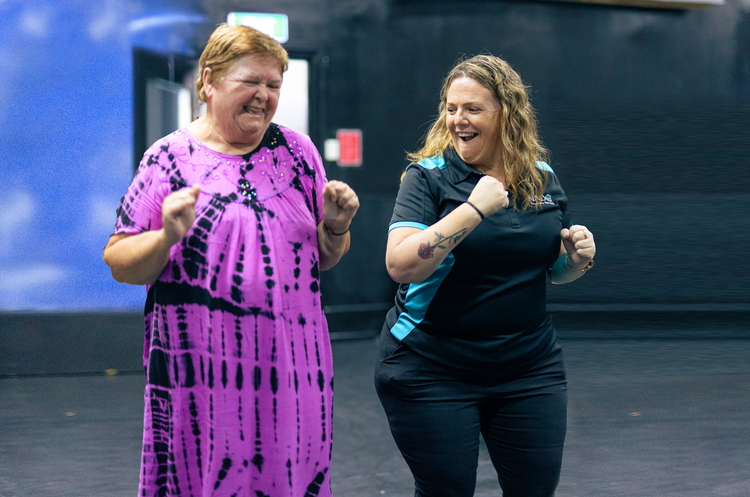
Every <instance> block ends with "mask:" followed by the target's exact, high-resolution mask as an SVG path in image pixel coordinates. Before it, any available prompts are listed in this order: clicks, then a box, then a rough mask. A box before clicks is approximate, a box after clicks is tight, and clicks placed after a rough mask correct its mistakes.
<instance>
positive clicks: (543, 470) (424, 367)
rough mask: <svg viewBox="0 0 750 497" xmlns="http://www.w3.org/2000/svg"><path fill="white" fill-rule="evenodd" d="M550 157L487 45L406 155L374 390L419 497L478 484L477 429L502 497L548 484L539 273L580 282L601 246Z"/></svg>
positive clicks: (454, 79)
mask: <svg viewBox="0 0 750 497" xmlns="http://www.w3.org/2000/svg"><path fill="white" fill-rule="evenodd" d="M546 157H547V151H546V149H545V148H544V146H543V145H542V144H541V142H540V140H539V138H538V136H537V127H536V120H535V116H534V109H533V107H532V106H531V104H530V102H529V97H528V88H527V87H526V86H525V85H524V83H523V81H522V80H521V78H520V77H519V76H518V74H517V73H516V72H515V71H514V70H513V69H512V68H511V67H510V65H508V63H507V62H505V61H504V60H502V59H500V58H498V57H494V56H492V55H486V54H485V55H478V56H475V57H473V58H470V59H468V60H462V61H459V63H458V64H457V65H456V66H455V67H454V68H453V69H452V70H451V71H450V73H449V74H448V76H447V77H446V78H445V81H444V83H443V88H442V91H441V101H440V107H439V115H438V117H437V119H436V120H435V122H434V124H433V125H432V127H431V129H430V131H429V132H428V133H427V136H426V138H425V142H424V145H423V147H422V148H421V149H420V150H419V151H417V152H414V153H412V154H409V155H408V158H409V159H410V160H411V161H413V162H412V163H411V164H410V165H409V166H408V167H407V169H406V172H405V173H404V175H403V177H402V183H401V186H400V188H399V193H398V197H397V199H396V205H395V208H394V211H393V217H392V218H391V224H390V228H389V235H388V246H387V249H386V266H387V268H388V272H389V274H390V275H391V277H392V278H393V279H394V280H395V281H396V282H398V283H399V284H400V285H399V290H398V292H397V295H396V299H395V305H394V306H393V308H392V309H391V310H390V311H389V312H388V315H387V316H386V321H385V324H384V326H383V331H382V333H381V338H380V350H379V358H378V361H377V365H376V371H375V386H376V389H377V391H378V395H379V397H380V401H381V403H382V405H383V408H384V409H385V412H386V415H387V416H388V422H389V425H390V428H391V433H392V434H393V437H394V439H395V441H396V444H397V445H398V447H399V449H400V450H401V453H402V454H403V456H404V458H405V460H406V462H407V464H408V465H409V468H410V469H411V471H412V474H413V475H414V480H415V496H417V497H427V496H429V497H438V496H446V497H448V496H450V497H461V496H467V497H469V496H472V495H473V494H474V487H475V485H476V470H477V461H478V454H479V434H480V433H481V435H482V436H483V438H484V440H485V442H486V445H487V448H488V450H489V453H490V457H491V459H492V463H493V465H494V467H495V469H496V470H497V473H498V479H499V482H500V486H501V487H502V490H503V495H504V496H505V497H521V496H523V497H550V496H552V495H554V493H555V489H556V487H557V483H558V481H559V477H560V466H561V462H562V453H563V443H564V440H565V431H566V410H567V380H566V377H565V367H564V364H563V359H562V351H561V348H560V345H559V343H558V340H557V333H556V331H555V327H554V325H553V324H552V320H551V318H550V316H549V315H548V314H547V312H546V278H547V276H549V277H550V278H551V280H552V282H553V283H558V284H560V283H568V282H571V281H574V280H576V279H578V278H579V277H581V276H582V275H583V274H584V273H585V272H586V271H587V270H588V269H589V268H590V267H591V266H592V265H593V258H594V254H595V252H596V245H595V243H594V237H593V235H592V234H591V232H590V231H589V230H588V229H587V228H586V227H585V226H580V225H573V224H572V222H571V218H570V214H569V212H568V210H567V204H568V199H567V197H566V195H565V192H564V191H563V189H562V187H561V186H560V182H559V181H558V179H557V177H556V176H555V174H554V172H553V171H552V169H551V168H550V167H549V166H548V165H547V164H546V162H544V160H545V159H546Z"/></svg>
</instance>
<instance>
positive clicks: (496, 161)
mask: <svg viewBox="0 0 750 497" xmlns="http://www.w3.org/2000/svg"><path fill="white" fill-rule="evenodd" d="M445 109H446V116H445V121H446V122H445V124H446V125H447V127H448V131H449V132H450V135H451V140H452V141H453V147H454V148H455V149H456V152H458V155H459V156H460V157H461V159H462V160H463V161H464V162H466V163H467V164H469V165H470V166H472V167H474V168H475V169H477V170H478V171H479V172H485V171H487V170H489V169H494V168H496V167H500V168H501V169H500V170H502V156H501V152H502V144H501V142H500V133H499V126H498V112H499V111H500V104H499V103H498V102H497V100H495V98H494V97H493V95H492V93H491V92H490V90H488V89H487V88H485V87H484V86H482V85H480V84H479V83H478V82H477V81H476V80H474V79H471V78H467V77H463V78H458V79H456V80H455V81H453V82H452V83H451V85H450V87H449V88H448V92H447V93H446V99H445Z"/></svg>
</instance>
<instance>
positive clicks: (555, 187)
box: [547, 173, 573, 228]
mask: <svg viewBox="0 0 750 497" xmlns="http://www.w3.org/2000/svg"><path fill="white" fill-rule="evenodd" d="M547 191H549V192H551V193H552V195H553V198H554V199H555V201H556V202H557V205H558V207H559V208H560V212H561V213H562V227H563V228H570V227H571V226H573V219H572V217H571V215H570V211H569V210H568V196H567V195H566V194H565V190H563V188H562V185H561V184H560V180H559V179H558V178H557V175H555V174H554V173H549V182H548V186H547Z"/></svg>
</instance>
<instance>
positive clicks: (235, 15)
mask: <svg viewBox="0 0 750 497" xmlns="http://www.w3.org/2000/svg"><path fill="white" fill-rule="evenodd" d="M227 24H229V25H230V26H239V25H243V26H250V27H251V28H255V29H257V30H258V31H260V32H261V33H265V34H267V35H268V36H270V37H272V38H273V39H274V40H276V41H278V42H279V43H286V42H287V41H288V40H289V18H288V17H287V16H286V15H285V14H259V13H255V12H230V13H229V15H228V16H227Z"/></svg>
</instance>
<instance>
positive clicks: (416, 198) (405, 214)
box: [389, 164, 438, 230]
mask: <svg viewBox="0 0 750 497" xmlns="http://www.w3.org/2000/svg"><path fill="white" fill-rule="evenodd" d="M437 221H438V206H437V202H436V201H435V199H434V196H433V195H432V193H431V192H430V188H429V182H428V179H427V176H426V174H425V170H424V168H422V166H420V165H418V164H411V165H409V167H407V169H406V173H405V174H404V178H403V180H402V181H401V186H400V187H399V189H398V195H397V197H396V205H395V206H394V208H393V216H392V217H391V222H390V227H389V230H391V229H393V228H399V227H413V228H421V229H424V228H427V227H428V226H431V225H433V224H435V223H436V222H437Z"/></svg>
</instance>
